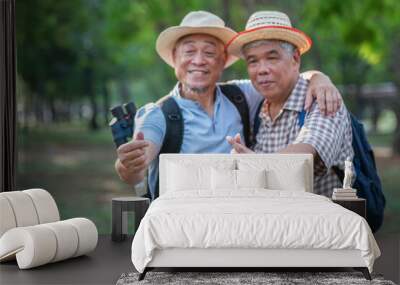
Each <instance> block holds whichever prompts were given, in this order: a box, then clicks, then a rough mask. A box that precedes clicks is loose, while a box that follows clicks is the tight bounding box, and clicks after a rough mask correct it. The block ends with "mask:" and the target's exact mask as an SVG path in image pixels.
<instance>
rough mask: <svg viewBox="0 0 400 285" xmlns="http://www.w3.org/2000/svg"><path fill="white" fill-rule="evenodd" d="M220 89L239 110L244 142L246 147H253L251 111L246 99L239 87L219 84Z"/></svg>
mask: <svg viewBox="0 0 400 285" xmlns="http://www.w3.org/2000/svg"><path fill="white" fill-rule="evenodd" d="M219 87H220V88H221V91H222V93H223V94H224V95H225V97H226V98H228V99H229V101H231V102H232V104H233V105H235V107H236V109H237V110H238V112H239V114H240V117H241V119H242V124H243V134H244V141H245V143H246V146H247V147H250V146H251V145H252V141H251V138H250V111H249V105H248V104H247V100H246V97H245V96H244V94H243V92H242V90H241V89H240V88H239V87H238V86H237V85H234V84H226V83H224V84H219Z"/></svg>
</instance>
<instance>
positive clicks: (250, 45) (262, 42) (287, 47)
mask: <svg viewBox="0 0 400 285" xmlns="http://www.w3.org/2000/svg"><path fill="white" fill-rule="evenodd" d="M269 43H278V44H279V46H280V47H281V48H282V49H283V50H284V51H285V52H286V53H287V54H288V55H289V56H292V55H293V54H294V52H295V51H296V50H297V47H295V46H294V45H293V44H291V43H289V42H285V41H281V40H256V41H253V42H249V43H247V44H245V45H244V46H243V47H242V48H241V53H242V56H244V52H245V51H246V50H248V49H250V48H255V47H259V46H262V45H266V44H269Z"/></svg>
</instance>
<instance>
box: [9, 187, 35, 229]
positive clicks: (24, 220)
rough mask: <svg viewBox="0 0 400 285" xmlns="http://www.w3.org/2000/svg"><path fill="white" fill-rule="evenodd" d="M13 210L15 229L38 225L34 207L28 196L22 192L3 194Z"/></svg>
mask: <svg viewBox="0 0 400 285" xmlns="http://www.w3.org/2000/svg"><path fill="white" fill-rule="evenodd" d="M1 195H2V196H3V197H5V198H7V199H8V201H9V202H10V205H11V207H12V209H13V212H14V215H15V220H16V223H17V227H26V226H33V225H37V224H38V223H39V219H38V215H37V213H36V208H35V205H34V204H33V201H32V199H31V198H30V196H29V195H28V194H26V193H24V192H22V191H11V192H3V193H1Z"/></svg>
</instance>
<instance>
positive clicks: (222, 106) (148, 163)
mask: <svg viewBox="0 0 400 285" xmlns="http://www.w3.org/2000/svg"><path fill="white" fill-rule="evenodd" d="M234 36H236V32H235V31H233V30H231V29H229V28H227V27H225V24H224V22H223V21H222V20H221V19H220V18H219V17H217V16H215V15H213V14H211V13H208V12H204V11H198V12H191V13H189V14H188V15H186V16H185V18H184V19H183V20H182V22H181V24H180V26H175V27H170V28H168V29H166V30H165V31H163V32H162V33H161V34H160V35H159V37H158V39H157V44H156V48H157V52H158V54H159V55H160V56H161V58H162V59H163V60H164V61H165V62H166V63H167V64H169V65H170V66H171V67H173V68H174V70H175V75H176V77H177V79H178V83H177V84H176V86H175V87H174V89H173V90H172V91H171V92H170V96H172V97H173V99H174V100H175V101H176V103H177V104H178V106H179V108H180V111H181V113H182V116H183V125H184V126H183V140H182V145H181V148H180V152H181V153H229V152H230V150H231V146H230V144H229V143H228V142H227V141H226V139H225V138H226V136H232V135H235V134H236V133H239V134H242V135H243V124H242V121H241V116H240V114H239V112H238V110H237V108H236V107H235V106H234V105H233V104H232V102H231V101H230V100H228V99H227V97H226V96H225V95H224V94H223V93H222V92H221V88H220V87H219V85H218V84H217V81H218V80H219V78H220V76H221V74H222V71H223V70H224V69H225V68H227V67H228V66H230V65H231V64H232V63H234V62H235V61H236V60H237V57H234V56H231V55H227V54H226V51H225V45H226V44H227V43H228V42H229V40H231V39H232V38H233V37H234ZM233 83H234V84H236V85H237V86H238V87H239V88H240V89H241V91H242V92H243V93H244V95H245V98H246V101H247V105H248V107H249V113H250V118H254V116H255V113H256V110H257V106H258V105H259V104H260V102H261V101H262V99H263V97H262V96H261V95H260V94H259V93H258V91H257V90H256V89H255V88H254V87H253V85H252V84H251V82H250V81H249V80H240V81H234V82H233ZM310 84H314V85H315V86H320V88H319V89H318V88H317V89H318V90H320V91H319V92H316V93H319V95H317V96H319V97H318V98H317V100H318V102H322V103H320V106H325V105H326V104H325V99H324V96H325V95H327V96H328V97H329V98H331V99H333V104H327V105H328V106H327V107H328V108H330V109H331V110H330V111H336V109H337V105H340V95H338V93H335V92H337V91H336V89H335V88H334V86H333V85H332V84H331V83H330V81H329V79H327V78H326V76H324V75H321V74H317V75H315V76H313V78H312V80H311V83H310ZM321 86H322V87H321ZM321 90H322V91H321ZM324 91H327V92H324ZM325 93H326V94H325ZM309 94H310V95H309V97H310V98H309V100H310V101H312V95H311V94H312V93H311V92H310V93H309ZM321 98H322V99H321ZM331 101H332V100H327V101H326V102H331ZM135 122H136V130H135V134H134V139H133V140H132V141H130V142H128V143H126V144H123V145H121V146H120V147H119V148H118V150H117V153H118V159H117V160H116V163H115V168H116V171H117V173H118V174H119V176H120V177H121V179H122V180H123V181H125V182H127V183H129V184H136V183H139V182H140V181H142V180H143V178H144V176H145V171H146V170H147V168H148V167H149V175H148V180H149V190H150V191H149V192H150V196H151V198H152V199H155V198H156V197H157V196H158V190H157V181H158V155H159V153H160V149H161V147H162V146H163V142H164V137H165V133H166V119H165V117H164V115H163V113H162V111H161V109H160V105H159V104H153V103H150V104H147V105H146V106H144V107H142V108H141V109H139V110H138V112H137V116H136V118H135Z"/></svg>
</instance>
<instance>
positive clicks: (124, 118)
mask: <svg viewBox="0 0 400 285" xmlns="http://www.w3.org/2000/svg"><path fill="white" fill-rule="evenodd" d="M110 111H111V114H112V115H113V118H112V119H111V121H110V123H109V126H110V127H111V132H112V136H113V139H114V143H115V145H116V147H119V146H120V145H121V144H124V143H127V142H128V140H129V139H130V138H132V136H133V132H134V129H135V115H136V106H135V104H134V103H133V102H129V103H126V104H123V105H119V106H116V107H113V108H111V109H110Z"/></svg>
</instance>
